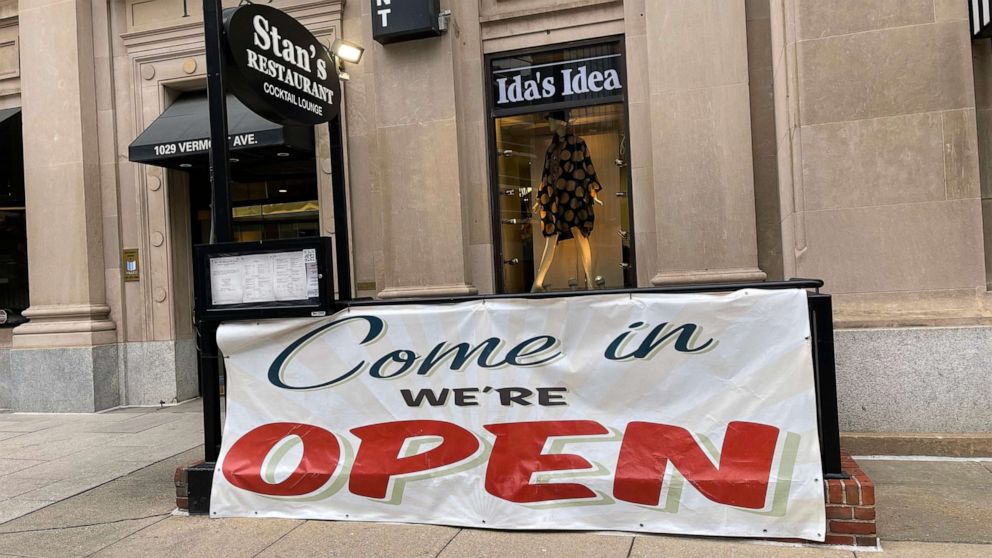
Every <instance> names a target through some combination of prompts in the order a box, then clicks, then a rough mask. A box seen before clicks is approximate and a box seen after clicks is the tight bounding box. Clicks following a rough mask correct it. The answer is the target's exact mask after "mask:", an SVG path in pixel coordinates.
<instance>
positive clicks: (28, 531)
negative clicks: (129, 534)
mask: <svg viewBox="0 0 992 558" xmlns="http://www.w3.org/2000/svg"><path fill="white" fill-rule="evenodd" d="M170 515H172V513H171V512H170V513H165V514H162V513H157V514H155V515H146V516H144V517H126V518H124V519H115V520H113V521H101V522H99V523H84V524H81V525H63V526H61V527H39V528H37V529H23V530H21V531H2V532H0V537H2V536H4V535H20V534H23V533H42V532H44V531H61V530H63V529H81V528H83V527H98V526H100V525H113V524H114V523H123V522H125V521H141V520H142V519H151V518H153V517H168V516H170ZM22 517H23V516H22Z"/></svg>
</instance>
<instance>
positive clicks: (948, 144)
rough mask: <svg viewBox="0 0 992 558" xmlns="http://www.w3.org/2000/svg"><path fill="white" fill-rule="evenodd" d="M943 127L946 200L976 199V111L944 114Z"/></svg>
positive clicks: (977, 192)
mask: <svg viewBox="0 0 992 558" xmlns="http://www.w3.org/2000/svg"><path fill="white" fill-rule="evenodd" d="M941 116H942V120H943V128H944V174H945V188H946V194H947V199H958V198H977V197H978V196H979V194H980V186H979V179H978V131H977V129H976V124H975V111H974V110H971V109H968V110H956V111H951V112H945V113H943V114H942V115H941Z"/></svg>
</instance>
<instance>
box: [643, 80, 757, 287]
mask: <svg viewBox="0 0 992 558" xmlns="http://www.w3.org/2000/svg"><path fill="white" fill-rule="evenodd" d="M651 114H652V126H653V129H654V137H653V138H652V146H653V148H654V154H653V165H654V196H655V211H656V213H657V214H658V215H659V220H658V223H657V225H658V250H659V260H660V261H659V262H658V265H659V266H660V267H661V268H662V269H664V270H665V271H689V270H704V269H720V268H747V267H754V266H756V265H757V263H756V246H755V232H754V183H753V169H752V160H751V157H752V155H751V134H750V125H749V120H750V116H749V106H748V94H747V85H746V84H740V85H732V86H726V87H714V88H710V89H704V90H694V91H675V92H669V93H664V94H658V95H653V96H652V106H651Z"/></svg>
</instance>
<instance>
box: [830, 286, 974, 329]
mask: <svg viewBox="0 0 992 558" xmlns="http://www.w3.org/2000/svg"><path fill="white" fill-rule="evenodd" d="M979 324H992V295H990V294H989V293H988V291H986V289H985V287H984V286H980V287H977V288H974V287H972V288H966V289H956V290H941V291H916V292H914V291H907V292H885V293H850V294H839V295H836V296H835V297H834V327H835V328H843V327H855V328H863V327H905V326H968V325H979Z"/></svg>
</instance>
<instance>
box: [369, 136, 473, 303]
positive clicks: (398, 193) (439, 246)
mask: <svg viewBox="0 0 992 558" xmlns="http://www.w3.org/2000/svg"><path fill="white" fill-rule="evenodd" d="M425 146H430V147H431V148H430V149H426V148H425ZM378 149H379V151H380V153H381V154H382V156H381V158H380V162H379V168H378V175H379V181H380V182H381V184H382V188H383V196H382V199H381V200H382V204H383V205H382V218H383V232H384V238H383V249H384V255H385V265H386V281H387V283H386V284H385V285H383V286H385V287H386V288H395V287H429V286H437V285H450V284H457V283H464V281H465V262H464V254H463V251H462V236H463V235H462V223H461V212H460V211H458V208H460V207H461V203H462V201H461V199H460V195H459V188H458V185H459V180H458V168H457V165H454V164H452V161H453V160H456V158H457V154H458V146H457V138H456V133H455V122H454V121H453V120H448V121H435V122H427V123H423V124H413V125H404V126H393V127H389V128H382V129H380V130H379V132H378ZM426 239H430V242H426Z"/></svg>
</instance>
